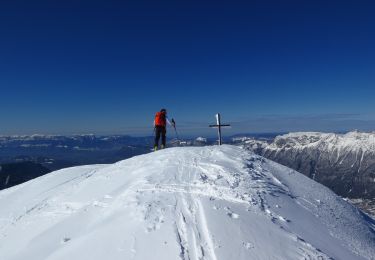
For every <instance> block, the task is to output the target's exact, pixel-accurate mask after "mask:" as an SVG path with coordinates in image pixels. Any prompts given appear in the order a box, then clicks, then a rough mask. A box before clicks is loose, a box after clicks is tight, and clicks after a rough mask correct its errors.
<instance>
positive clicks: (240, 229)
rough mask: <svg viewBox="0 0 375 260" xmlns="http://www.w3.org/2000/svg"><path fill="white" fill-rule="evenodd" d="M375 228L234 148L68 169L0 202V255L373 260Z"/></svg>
mask: <svg viewBox="0 0 375 260" xmlns="http://www.w3.org/2000/svg"><path fill="white" fill-rule="evenodd" d="M374 225H375V221H374V220H372V219H370V218H369V217H367V216H365V215H364V214H362V213H361V212H360V211H359V210H357V209H356V208H354V207H353V206H351V205H350V204H349V203H348V202H346V201H344V200H343V199H341V198H339V197H338V196H336V195H335V194H334V193H333V192H331V191H330V190H329V189H327V188H325V187H323V186H322V185H320V184H318V183H316V182H314V181H312V180H310V179H308V178H307V177H305V176H303V175H302V174H300V173H297V172H295V171H293V170H291V169H289V168H286V167H284V166H281V165H279V164H277V163H274V162H271V161H269V160H266V159H264V158H262V157H260V156H257V155H254V154H253V153H251V152H249V151H247V150H245V149H242V148H240V147H235V146H227V145H224V146H210V147H199V148H198V147H180V148H170V149H165V150H161V151H158V152H155V153H150V154H146V155H141V156H137V157H133V158H131V159H128V160H124V161H121V162H118V163H115V164H112V165H91V166H80V167H73V168H68V169H64V170H60V171H56V172H53V173H50V174H47V175H45V176H42V177H39V178H37V179H34V180H32V181H29V182H27V183H24V184H21V185H18V186H15V187H12V188H10V189H7V190H3V191H1V192H0V256H1V259H5V260H8V259H9V260H11V259H12V260H17V259H20V260H21V259H22V260H24V259H28V260H41V259H48V260H62V259H73V260H74V259H90V260H96V259H111V260H116V259H163V260H169V259H171V260H172V259H173V260H175V259H207V260H222V259H224V260H226V259H228V260H229V259H238V260H242V259H331V258H333V259H374V256H375V232H374Z"/></svg>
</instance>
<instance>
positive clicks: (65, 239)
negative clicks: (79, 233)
mask: <svg viewBox="0 0 375 260" xmlns="http://www.w3.org/2000/svg"><path fill="white" fill-rule="evenodd" d="M70 240H72V239H71V238H70V237H64V238H63V239H62V240H61V243H62V244H65V243H68V242H69V241H70Z"/></svg>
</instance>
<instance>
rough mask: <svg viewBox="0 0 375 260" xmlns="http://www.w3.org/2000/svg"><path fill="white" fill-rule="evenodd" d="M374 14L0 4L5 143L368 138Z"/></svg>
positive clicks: (357, 5) (268, 6)
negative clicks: (169, 136)
mask: <svg viewBox="0 0 375 260" xmlns="http://www.w3.org/2000/svg"><path fill="white" fill-rule="evenodd" d="M374 13H375V4H374V3H373V2H372V1H225V2H224V1H17V0H15V1H1V3H0V24H1V26H0V35H1V41H0V89H1V97H2V100H1V104H0V120H1V121H0V122H1V124H0V134H30V133H55V134H69V133H97V134H111V133H114V134H119V133H123V134H132V135H144V134H150V133H151V132H152V128H150V125H151V123H152V120H153V116H154V113H155V112H156V111H157V110H159V109H160V108H162V107H165V108H167V109H168V110H169V113H170V116H171V117H174V118H175V119H176V121H177V123H178V126H180V129H181V130H180V131H181V132H182V134H187V135H188V134H209V133H212V131H211V130H210V129H207V127H206V125H207V124H208V123H212V122H213V121H214V114H215V113H216V112H221V113H222V114H223V119H224V121H227V122H230V123H232V124H233V127H232V129H230V130H228V132H230V133H244V132H279V131H299V130H314V131H342V130H344V131H345V130H351V129H360V130H366V131H370V130H375V123H374V122H375V112H374V111H375V110H374V109H375V102H374V97H375V84H374V83H375V47H374V46H375V33H374V30H375V29H374V28H375V16H374V15H373V14H374Z"/></svg>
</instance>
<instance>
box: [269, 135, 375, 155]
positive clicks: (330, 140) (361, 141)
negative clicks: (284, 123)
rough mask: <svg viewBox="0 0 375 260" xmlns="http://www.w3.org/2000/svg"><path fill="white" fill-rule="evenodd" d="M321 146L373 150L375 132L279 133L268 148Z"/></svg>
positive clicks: (340, 149) (364, 150) (338, 148)
mask: <svg viewBox="0 0 375 260" xmlns="http://www.w3.org/2000/svg"><path fill="white" fill-rule="evenodd" d="M311 146H315V147H322V146H324V148H325V149H328V150H335V149H336V150H338V152H340V151H346V150H352V151H358V152H362V151H363V152H373V151H374V150H375V132H372V133H364V132H358V131H353V132H348V133H346V134H335V133H320V132H295V133H289V134H285V135H280V136H277V137H276V138H275V141H274V142H273V143H272V145H271V146H270V149H278V148H283V147H286V148H287V147H294V148H298V147H299V148H300V149H304V148H305V147H311Z"/></svg>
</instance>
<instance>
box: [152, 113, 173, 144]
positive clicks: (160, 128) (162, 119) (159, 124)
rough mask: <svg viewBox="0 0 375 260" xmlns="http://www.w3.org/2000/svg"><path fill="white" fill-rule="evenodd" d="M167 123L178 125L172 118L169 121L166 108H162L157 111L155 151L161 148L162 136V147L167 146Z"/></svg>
mask: <svg viewBox="0 0 375 260" xmlns="http://www.w3.org/2000/svg"><path fill="white" fill-rule="evenodd" d="M167 123H168V124H169V125H170V126H173V127H176V123H175V121H174V119H173V118H172V120H171V121H169V119H168V117H167V110H166V109H165V108H163V109H161V110H160V112H157V113H156V115H155V120H154V131H155V144H154V151H156V150H157V149H158V148H159V139H160V136H161V149H164V148H165V143H166V133H167Z"/></svg>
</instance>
